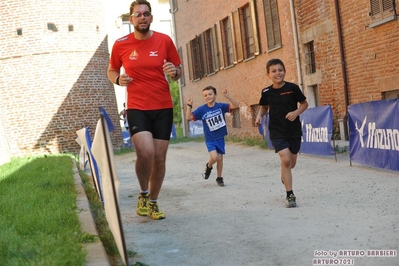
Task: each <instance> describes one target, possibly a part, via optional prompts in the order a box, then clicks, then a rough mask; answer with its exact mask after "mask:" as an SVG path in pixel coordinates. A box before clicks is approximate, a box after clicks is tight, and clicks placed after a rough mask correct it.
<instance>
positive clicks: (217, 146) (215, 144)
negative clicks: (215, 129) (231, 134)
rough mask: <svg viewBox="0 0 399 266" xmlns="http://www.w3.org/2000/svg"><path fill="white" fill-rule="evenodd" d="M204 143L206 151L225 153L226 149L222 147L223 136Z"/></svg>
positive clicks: (223, 145)
mask: <svg viewBox="0 0 399 266" xmlns="http://www.w3.org/2000/svg"><path fill="white" fill-rule="evenodd" d="M205 145H206V147H207V148H208V152H211V151H214V150H216V152H217V153H220V154H225V153H226V151H225V149H224V147H225V143H224V138H222V139H217V140H210V141H206V142H205Z"/></svg>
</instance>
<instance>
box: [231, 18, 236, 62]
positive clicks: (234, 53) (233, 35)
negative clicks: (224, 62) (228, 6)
mask: <svg viewBox="0 0 399 266" xmlns="http://www.w3.org/2000/svg"><path fill="white" fill-rule="evenodd" d="M229 22H230V36H231V46H232V48H233V61H234V62H233V63H234V64H237V47H236V36H235V34H234V21H233V14H232V13H230V14H229Z"/></svg>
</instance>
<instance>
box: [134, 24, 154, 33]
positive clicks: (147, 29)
mask: <svg viewBox="0 0 399 266" xmlns="http://www.w3.org/2000/svg"><path fill="white" fill-rule="evenodd" d="M134 30H135V31H137V32H140V33H143V34H144V33H147V32H148V31H149V30H150V26H148V27H145V28H144V29H142V28H140V27H139V26H134Z"/></svg>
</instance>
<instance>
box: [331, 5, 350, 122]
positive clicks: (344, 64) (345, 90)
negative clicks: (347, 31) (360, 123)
mask: <svg viewBox="0 0 399 266" xmlns="http://www.w3.org/2000/svg"><path fill="white" fill-rule="evenodd" d="M334 4H335V17H336V19H337V30H338V42H339V53H340V55H341V67H342V78H343V80H344V95H345V117H344V124H346V121H347V119H348V106H349V93H348V77H347V75H346V63H345V54H344V43H343V40H342V31H341V16H340V12H339V3H338V0H334Z"/></svg>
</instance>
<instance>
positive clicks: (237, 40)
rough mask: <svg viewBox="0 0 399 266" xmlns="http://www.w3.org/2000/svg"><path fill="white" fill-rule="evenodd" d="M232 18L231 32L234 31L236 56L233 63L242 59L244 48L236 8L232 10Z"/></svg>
mask: <svg viewBox="0 0 399 266" xmlns="http://www.w3.org/2000/svg"><path fill="white" fill-rule="evenodd" d="M232 20H233V25H234V28H233V33H234V38H235V39H234V43H235V46H236V53H235V54H236V56H235V57H234V58H237V59H235V61H236V62H235V63H237V62H241V61H242V60H244V50H243V49H244V48H243V43H242V36H241V26H240V25H241V23H240V14H239V12H238V10H236V11H234V12H233V14H232Z"/></svg>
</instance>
